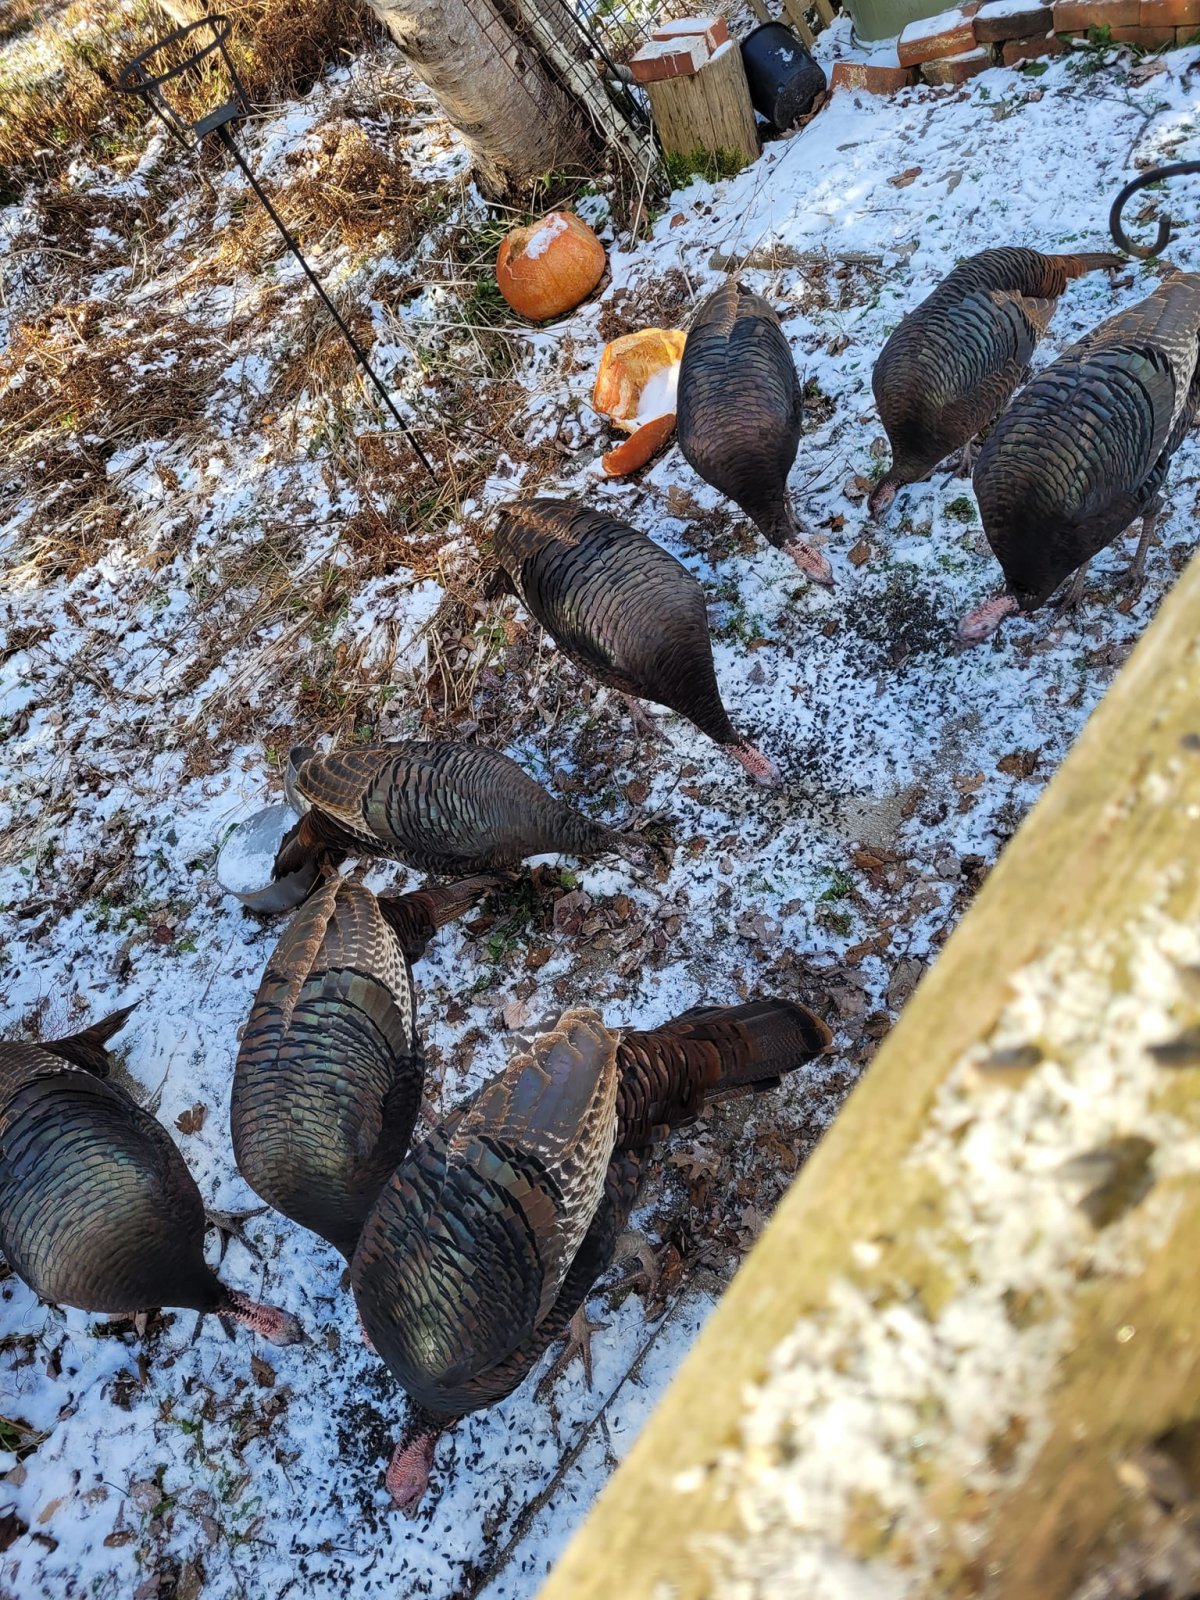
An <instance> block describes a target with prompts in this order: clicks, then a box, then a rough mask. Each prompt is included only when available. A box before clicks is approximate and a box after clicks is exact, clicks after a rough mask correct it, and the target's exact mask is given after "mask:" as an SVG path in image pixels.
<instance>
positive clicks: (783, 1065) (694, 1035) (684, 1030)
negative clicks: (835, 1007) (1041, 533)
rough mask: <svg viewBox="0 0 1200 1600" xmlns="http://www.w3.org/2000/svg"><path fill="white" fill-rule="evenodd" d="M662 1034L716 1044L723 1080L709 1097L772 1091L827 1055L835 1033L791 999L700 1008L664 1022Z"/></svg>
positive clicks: (709, 1093)
mask: <svg viewBox="0 0 1200 1600" xmlns="http://www.w3.org/2000/svg"><path fill="white" fill-rule="evenodd" d="M660 1031H661V1032H663V1033H670V1034H673V1035H675V1036H676V1037H678V1038H682V1039H686V1040H688V1041H693V1040H694V1041H695V1042H696V1043H697V1044H705V1045H715V1046H716V1047H717V1051H718V1057H719V1062H720V1078H719V1081H718V1082H717V1083H716V1084H715V1085H713V1086H712V1087H710V1088H709V1089H708V1091H707V1094H706V1098H707V1099H709V1100H713V1099H719V1098H725V1097H727V1096H729V1095H732V1094H738V1093H740V1092H742V1091H743V1090H746V1089H753V1088H756V1087H757V1088H770V1087H771V1086H772V1085H773V1084H776V1083H778V1082H779V1080H780V1078H781V1077H782V1076H783V1075H784V1074H785V1073H787V1072H792V1071H794V1070H795V1069H796V1068H797V1067H801V1066H803V1065H804V1063H805V1062H806V1061H812V1060H813V1059H814V1057H816V1056H819V1055H823V1054H824V1052H825V1051H826V1050H828V1048H829V1046H830V1044H831V1043H832V1041H833V1035H832V1033H831V1032H830V1031H829V1029H828V1028H827V1027H826V1025H825V1023H824V1022H822V1021H821V1019H820V1017H818V1016H817V1014H816V1013H815V1012H814V1011H810V1010H809V1009H808V1007H807V1006H802V1005H799V1004H798V1003H796V1002H794V1001H791V1000H750V1001H747V1003H746V1004H745V1005H741V1006H697V1007H696V1008H695V1009H694V1010H692V1011H685V1012H684V1013H683V1015H682V1016H680V1017H675V1018H674V1019H673V1020H672V1021H670V1022H667V1023H664V1025H663V1027H662V1029H661V1030H660Z"/></svg>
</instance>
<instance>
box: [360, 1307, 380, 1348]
mask: <svg viewBox="0 0 1200 1600" xmlns="http://www.w3.org/2000/svg"><path fill="white" fill-rule="evenodd" d="M358 1331H359V1333H361V1334H362V1342H363V1343H364V1344H365V1345H366V1347H367V1349H368V1350H369V1351H370V1352H371V1354H372V1355H373V1356H377V1355H378V1354H379V1351H378V1350H376V1348H375V1343H374V1340H373V1339H372V1338H371V1335H370V1334H369V1333H368V1332H367V1325H366V1323H365V1322H364V1321H363V1319H362V1313H361V1312H360V1313H359V1317H358Z"/></svg>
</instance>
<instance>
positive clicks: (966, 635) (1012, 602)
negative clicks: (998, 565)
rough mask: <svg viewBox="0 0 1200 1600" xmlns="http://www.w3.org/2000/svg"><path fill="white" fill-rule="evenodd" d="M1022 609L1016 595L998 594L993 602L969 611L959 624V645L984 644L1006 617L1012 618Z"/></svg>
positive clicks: (987, 601)
mask: <svg viewBox="0 0 1200 1600" xmlns="http://www.w3.org/2000/svg"><path fill="white" fill-rule="evenodd" d="M1020 609H1021V607H1020V605H1019V604H1018V603H1017V599H1016V596H1015V595H1011V594H998V595H995V596H994V597H993V598H992V599H991V600H985V601H984V602H983V604H982V605H981V606H976V607H975V609H974V611H968V612H967V614H966V616H965V617H964V618H963V619H962V621H961V622H960V623H959V625H958V642H959V644H960V645H962V646H964V647H966V646H969V645H973V644H982V643H983V642H984V640H985V639H990V638H991V636H992V634H994V633H995V631H996V629H997V628H998V627H999V626H1000V624H1001V623H1002V622H1003V621H1004V619H1005V617H1011V616H1012V615H1013V613H1014V612H1016V611H1019V610H1020Z"/></svg>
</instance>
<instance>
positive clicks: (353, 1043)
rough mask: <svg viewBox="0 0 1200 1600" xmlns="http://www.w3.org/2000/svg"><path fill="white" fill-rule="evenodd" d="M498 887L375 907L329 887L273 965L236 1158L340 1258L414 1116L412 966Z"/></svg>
mask: <svg viewBox="0 0 1200 1600" xmlns="http://www.w3.org/2000/svg"><path fill="white" fill-rule="evenodd" d="M502 881H503V880H502V879H500V878H498V877H481V878H468V879H466V880H465V881H464V882H462V883H456V884H452V885H451V886H450V887H449V888H442V889H424V890H420V891H418V892H417V893H416V894H406V895H400V896H398V897H396V898H390V899H389V898H381V899H376V897H375V896H374V895H373V894H372V893H371V891H370V890H369V889H366V888H363V887H362V885H361V884H357V883H354V882H352V881H351V880H350V879H348V878H333V879H331V880H330V881H329V882H328V883H326V884H325V885H324V886H323V887H322V888H320V889H319V890H317V892H316V893H315V894H314V895H312V896H311V897H310V899H309V900H308V901H307V903H306V904H305V905H303V906H302V907H301V908H300V910H299V911H298V912H297V913H296V915H295V917H294V918H293V919H292V921H291V923H290V924H289V925H288V928H287V930H286V931H285V933H284V935H283V938H282V939H281V940H280V941H279V944H278V945H277V946H276V948H275V950H274V952H273V953H272V955H271V958H270V960H269V961H268V962H267V970H266V972H265V973H264V974H263V979H262V982H261V983H260V984H259V987H258V993H257V995H256V996H255V999H254V1006H253V1009H252V1010H251V1012H250V1020H249V1022H248V1023H247V1024H246V1030H245V1034H244V1036H243V1039H242V1047H241V1050H240V1051H239V1052H238V1058H237V1065H236V1066H235V1068H234V1074H233V1095H232V1098H231V1102H230V1108H229V1120H230V1127H231V1129H232V1132H233V1151H234V1156H235V1158H236V1160H237V1164H238V1170H239V1171H240V1172H241V1174H242V1176H243V1177H244V1178H245V1180H246V1182H247V1183H248V1184H249V1185H250V1187H251V1188H252V1189H253V1190H254V1191H255V1192H256V1193H257V1194H259V1195H261V1196H262V1198H263V1199H264V1200H266V1201H267V1202H268V1204H269V1205H272V1206H274V1207H275V1209H276V1211H282V1212H283V1214H284V1215H285V1216H287V1217H291V1218H292V1220H293V1221H294V1222H298V1223H299V1224H300V1225H301V1227H304V1228H311V1229H312V1231H313V1232H314V1233H318V1234H320V1235H321V1237H322V1238H323V1239H327V1240H328V1241H329V1243H330V1244H332V1245H333V1246H334V1248H335V1249H337V1250H340V1251H341V1252H342V1254H343V1255H344V1256H345V1257H346V1259H347V1261H348V1260H349V1259H350V1257H351V1256H352V1255H353V1254H354V1246H355V1245H356V1244H357V1243H358V1236H359V1233H360V1232H361V1231H362V1225H363V1223H364V1221H365V1220H366V1217H367V1213H368V1212H369V1211H370V1209H371V1207H372V1205H373V1204H374V1203H375V1197H376V1195H377V1194H378V1193H379V1191H380V1189H381V1188H382V1187H383V1185H384V1183H385V1182H386V1181H387V1179H388V1178H389V1177H390V1176H391V1174H392V1173H393V1172H394V1171H395V1169H396V1167H397V1165H398V1164H399V1162H400V1161H401V1160H402V1159H403V1157H404V1154H405V1152H406V1151H407V1149H408V1141H409V1139H410V1137H411V1136H412V1131H413V1127H414V1125H415V1123H416V1120H417V1114H418V1112H419V1110H420V1107H421V1093H422V1088H423V1085H424V1077H425V1060H424V1054H423V1051H422V1049H421V1041H420V1038H419V1037H418V1034H417V1027H416V1018H415V1002H416V995H415V991H414V987H413V980H412V963H413V962H414V961H418V960H420V958H421V956H422V955H423V954H424V953H425V947H426V945H427V944H428V942H429V940H430V939H431V938H432V936H433V934H434V933H435V932H436V930H437V929H438V928H440V927H443V926H444V925H445V924H446V923H447V922H449V921H451V920H452V919H453V918H454V917H456V916H459V915H460V914H461V913H462V912H464V911H466V910H467V909H468V908H469V907H470V906H472V905H473V904H474V903H475V902H476V900H478V899H479V898H480V896H481V895H483V894H484V893H486V891H487V890H489V889H492V888H494V887H496V886H497V885H498V884H499V883H501V882H502Z"/></svg>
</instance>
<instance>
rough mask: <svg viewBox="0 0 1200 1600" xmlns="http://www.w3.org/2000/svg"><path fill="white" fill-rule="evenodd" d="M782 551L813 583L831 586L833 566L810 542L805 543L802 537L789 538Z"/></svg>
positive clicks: (829, 587) (828, 587) (830, 587)
mask: <svg viewBox="0 0 1200 1600" xmlns="http://www.w3.org/2000/svg"><path fill="white" fill-rule="evenodd" d="M783 553H784V555H785V556H791V558H792V560H793V561H794V562H795V563H796V565H797V566H798V567H799V568H800V571H801V572H803V573H804V574H805V576H806V577H809V578H811V579H812V580H813V582H814V583H821V584H824V586H825V587H826V588H827V589H832V588H833V568H832V567H831V566H830V565H829V562H828V561H827V560H826V559H825V557H824V556H823V555H822V554H821V552H820V551H819V550H816V549H814V548H813V546H812V545H811V544H807V543H806V542H805V541H804V540H803V539H789V540H788V542H787V543H786V544H785V545H784V546H783Z"/></svg>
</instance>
